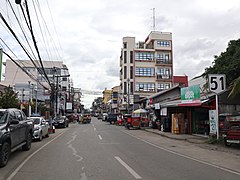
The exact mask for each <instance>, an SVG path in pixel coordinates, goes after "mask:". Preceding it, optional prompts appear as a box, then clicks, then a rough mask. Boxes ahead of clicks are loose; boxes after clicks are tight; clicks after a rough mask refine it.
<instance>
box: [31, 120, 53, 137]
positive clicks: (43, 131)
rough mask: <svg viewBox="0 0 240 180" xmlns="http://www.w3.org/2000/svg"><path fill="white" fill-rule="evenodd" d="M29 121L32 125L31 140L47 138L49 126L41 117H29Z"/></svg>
mask: <svg viewBox="0 0 240 180" xmlns="http://www.w3.org/2000/svg"><path fill="white" fill-rule="evenodd" d="M30 119H31V120H33V123H34V130H33V137H32V138H33V139H37V140H39V141H41V140H42V138H43V137H48V136H49V131H48V129H49V124H48V122H47V121H46V120H45V119H44V118H43V117H30Z"/></svg>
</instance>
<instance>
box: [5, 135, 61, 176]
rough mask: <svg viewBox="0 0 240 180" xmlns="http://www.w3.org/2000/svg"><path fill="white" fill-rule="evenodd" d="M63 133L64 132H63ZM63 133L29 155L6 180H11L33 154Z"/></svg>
mask: <svg viewBox="0 0 240 180" xmlns="http://www.w3.org/2000/svg"><path fill="white" fill-rule="evenodd" d="M64 132H65V131H64ZM64 132H61V134H59V135H58V136H56V137H55V138H53V139H52V140H51V141H49V142H47V143H46V144H44V145H43V146H42V147H40V148H39V149H38V150H36V151H35V152H33V153H32V154H30V155H29V156H28V157H27V158H26V159H25V160H24V161H23V162H22V163H21V164H20V165H19V166H18V167H17V168H16V169H15V170H14V171H13V172H12V174H11V175H10V176H9V177H8V178H7V180H11V179H12V178H13V177H14V176H15V175H16V174H17V173H18V171H19V170H20V169H21V168H22V167H23V166H24V165H25V164H26V163H27V162H28V161H29V159H31V158H32V157H33V156H34V155H35V154H37V153H38V152H39V151H41V150H42V149H43V148H44V147H46V146H47V145H48V144H50V143H51V142H53V141H54V140H55V139H57V138H59V137H60V136H61V135H63V133H64Z"/></svg>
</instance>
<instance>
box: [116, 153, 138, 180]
mask: <svg viewBox="0 0 240 180" xmlns="http://www.w3.org/2000/svg"><path fill="white" fill-rule="evenodd" d="M115 159H117V160H118V162H119V163H120V164H121V165H123V166H124V167H125V168H126V169H127V170H128V172H130V173H131V174H132V175H133V176H134V177H135V178H136V179H142V177H141V176H139V175H138V174H137V173H136V172H135V171H134V170H133V169H132V168H131V167H130V166H129V165H127V164H126V163H125V162H124V161H123V160H122V159H121V158H120V157H118V156H115Z"/></svg>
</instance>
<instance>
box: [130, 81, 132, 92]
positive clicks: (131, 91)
mask: <svg viewBox="0 0 240 180" xmlns="http://www.w3.org/2000/svg"><path fill="white" fill-rule="evenodd" d="M130 93H131V94H133V82H130Z"/></svg>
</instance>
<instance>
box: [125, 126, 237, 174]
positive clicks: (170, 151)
mask: <svg viewBox="0 0 240 180" xmlns="http://www.w3.org/2000/svg"><path fill="white" fill-rule="evenodd" d="M122 132H123V133H125V134H128V135H129V136H132V137H134V138H136V139H138V140H140V141H142V142H145V143H147V144H149V145H152V146H154V147H156V148H158V149H161V150H164V151H166V152H169V153H171V154H175V155H178V156H181V157H184V158H186V159H191V160H193V161H196V162H199V163H202V164H206V165H209V166H212V167H215V168H218V169H221V170H223V171H226V172H229V173H232V174H236V175H238V176H240V172H238V171H234V170H231V169H227V168H225V167H222V166H218V165H215V164H212V163H209V162H206V161H202V160H200V159H197V158H194V157H190V156H187V155H184V154H181V153H178V152H175V151H172V150H169V149H166V148H164V147H161V146H158V145H156V144H153V143H151V142H148V141H146V140H143V139H141V138H138V137H136V136H134V135H132V134H130V133H127V132H124V131H122Z"/></svg>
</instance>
